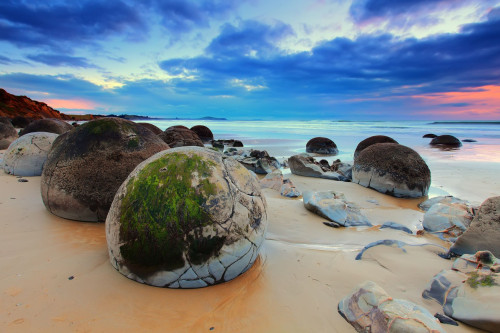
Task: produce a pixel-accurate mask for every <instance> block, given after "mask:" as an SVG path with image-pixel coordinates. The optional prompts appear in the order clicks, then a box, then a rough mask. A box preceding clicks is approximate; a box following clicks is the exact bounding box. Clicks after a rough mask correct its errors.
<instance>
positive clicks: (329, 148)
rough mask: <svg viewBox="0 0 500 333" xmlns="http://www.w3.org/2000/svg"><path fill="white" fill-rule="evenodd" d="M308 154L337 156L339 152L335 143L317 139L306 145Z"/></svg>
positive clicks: (322, 138)
mask: <svg viewBox="0 0 500 333" xmlns="http://www.w3.org/2000/svg"><path fill="white" fill-rule="evenodd" d="M306 152H308V153H316V154H325V155H337V154H338V153H339V150H338V149H337V145H336V144H335V142H333V141H332V140H330V139H328V138H324V137H316V138H312V139H311V140H309V141H308V142H307V144H306Z"/></svg>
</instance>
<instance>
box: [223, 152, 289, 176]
mask: <svg viewBox="0 0 500 333" xmlns="http://www.w3.org/2000/svg"><path fill="white" fill-rule="evenodd" d="M227 155H228V156H231V157H233V158H234V159H235V160H237V161H238V162H240V163H241V164H242V165H243V166H244V167H245V168H247V169H248V170H251V171H253V172H255V173H257V174H261V175H265V174H268V173H271V172H273V171H275V170H277V169H279V168H280V167H281V165H280V163H279V162H278V160H277V159H276V158H274V157H272V156H269V154H268V153H267V151H265V150H253V149H250V150H249V151H247V150H243V149H240V150H237V149H235V150H234V151H228V152H227Z"/></svg>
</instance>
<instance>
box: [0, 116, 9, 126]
mask: <svg viewBox="0 0 500 333" xmlns="http://www.w3.org/2000/svg"><path fill="white" fill-rule="evenodd" d="M0 124H5V125H12V122H11V121H10V119H9V118H7V117H0Z"/></svg>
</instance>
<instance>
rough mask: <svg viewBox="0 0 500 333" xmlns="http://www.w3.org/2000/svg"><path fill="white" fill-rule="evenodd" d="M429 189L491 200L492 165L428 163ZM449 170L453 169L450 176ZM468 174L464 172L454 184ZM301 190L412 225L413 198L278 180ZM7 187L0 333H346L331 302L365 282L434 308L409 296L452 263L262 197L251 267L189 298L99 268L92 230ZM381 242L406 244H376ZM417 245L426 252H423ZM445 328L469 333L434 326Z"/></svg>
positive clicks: (1, 181) (438, 247) (32, 187)
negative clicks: (259, 238) (262, 236)
mask: <svg viewBox="0 0 500 333" xmlns="http://www.w3.org/2000/svg"><path fill="white" fill-rule="evenodd" d="M427 163H428V164H429V167H430V169H431V171H432V186H433V187H432V188H431V193H433V192H435V193H437V194H441V193H439V192H440V191H445V192H446V193H450V194H453V195H455V196H458V197H460V198H462V199H466V200H470V201H471V202H473V203H478V204H479V203H481V202H482V201H483V200H485V199H486V198H488V197H489V196H493V195H498V194H499V192H500V184H499V182H498V177H496V172H497V171H496V169H495V166H496V165H495V163H488V162H477V163H476V162H470V161H459V160H457V159H452V160H448V161H447V160H444V159H442V158H432V157H430V158H428V159H427ZM450 169H452V170H453V172H450ZM464 175H468V176H464ZM286 176H287V177H290V178H291V179H292V180H293V182H294V183H295V185H296V186H297V188H299V189H300V190H301V191H304V190H313V191H322V190H335V191H339V192H343V193H344V194H345V195H346V197H347V199H348V200H349V201H352V202H354V203H356V204H357V205H358V206H359V207H360V208H361V209H362V212H363V213H364V214H365V215H366V216H367V217H368V218H369V219H370V221H371V222H372V223H373V224H374V225H377V224H382V223H384V222H387V221H393V222H398V223H401V224H403V225H405V226H407V227H409V228H410V229H412V230H413V231H415V230H417V229H421V222H422V217H423V212H422V211H420V210H419V209H418V207H417V205H418V204H419V203H420V202H422V201H423V200H424V199H425V198H421V199H396V198H393V197H390V196H387V195H383V194H380V193H378V192H376V191H373V190H370V189H366V188H364V187H362V186H359V185H357V184H354V183H345V182H336V181H331V180H324V179H316V178H309V177H301V176H296V175H292V174H286ZM26 179H28V182H24V183H23V182H18V179H17V178H16V177H14V176H10V175H7V174H5V173H3V172H0V189H1V190H0V211H1V216H2V218H1V224H0V265H1V267H2V270H1V271H0V291H1V293H2V297H1V298H0V299H1V300H0V308H2V310H3V311H2V312H1V314H0V318H1V320H0V331H2V332H110V331H111V332H117V331H120V332H139V331H142V332H146V331H148V332H209V331H214V332H353V331H354V329H353V328H352V327H351V326H350V325H349V324H348V323H347V321H345V320H344V319H343V318H342V317H341V316H340V314H339V313H338V312H337V305H338V303H339V301H340V300H341V299H342V298H343V297H344V296H346V295H347V294H348V293H349V292H350V291H351V290H352V289H353V288H354V287H355V286H356V285H358V284H359V283H361V282H363V281H366V280H372V281H374V282H376V283H377V284H379V285H380V286H381V287H382V288H384V289H385V290H386V291H387V292H388V293H389V294H390V295H391V296H392V297H394V298H403V299H407V300H409V301H412V302H414V303H416V304H419V305H422V306H424V307H425V308H427V309H428V310H429V311H430V312H431V313H433V314H434V313H436V312H442V309H441V307H440V306H439V305H438V304H437V303H436V302H434V301H430V300H426V299H423V298H422V296H421V294H422V291H423V290H424V288H425V286H426V285H427V283H428V282H429V281H430V279H431V278H432V277H433V276H434V275H435V274H437V273H438V272H439V271H440V270H442V269H449V268H450V267H451V264H452V262H451V261H449V260H445V259H442V258H440V257H439V256H438V255H437V253H440V252H444V251H445V249H446V248H447V247H449V244H447V243H445V242H443V241H441V240H439V239H438V238H437V237H435V236H432V235H429V234H425V235H424V236H413V235H408V234H406V233H404V232H401V231H396V230H392V229H384V230H378V229H377V228H367V227H363V228H362V227H359V228H340V229H335V228H330V227H327V226H325V225H323V223H322V222H323V221H325V219H323V218H321V217H319V216H317V215H315V214H313V213H311V212H309V211H307V210H306V209H305V208H304V206H303V203H302V201H301V200H300V199H288V198H284V197H282V196H280V194H279V193H278V192H276V191H273V190H271V189H264V190H263V191H264V193H265V196H266V199H267V203H268V210H267V212H268V220H269V227H268V232H267V237H266V241H265V242H264V245H263V248H262V251H261V254H260V256H259V259H258V260H257V261H256V263H255V264H254V266H253V267H252V268H251V269H250V270H249V271H247V272H246V273H245V274H243V275H242V276H240V277H238V278H236V279H235V280H233V281H231V282H228V283H224V284H220V285H216V286H212V287H208V288H203V289H194V290H171V289H162V288H156V287H151V286H146V285H142V284H139V283H137V282H134V281H132V280H129V279H127V278H125V277H124V276H122V275H121V274H119V273H118V272H117V271H116V270H115V269H114V268H113V267H112V266H111V264H110V263H109V258H108V252H107V246H106V239H105V231H104V224H103V223H83V222H74V221H70V220H65V219H62V218H59V217H57V216H54V215H52V214H51V213H49V212H48V211H47V210H46V209H45V207H44V205H43V203H42V199H41V196H40V177H28V178H26ZM382 239H397V240H401V241H404V242H406V243H408V244H413V245H421V246H407V247H406V250H407V252H406V253H405V252H403V251H402V250H401V249H399V248H393V247H388V246H377V247H374V248H371V249H370V250H368V251H367V252H365V254H364V256H363V259H362V260H359V261H356V260H355V256H356V254H357V253H358V252H359V250H360V249H362V248H363V246H365V245H367V244H368V243H370V242H373V241H376V240H382ZM425 244H427V245H425ZM444 328H445V329H446V331H447V332H479V330H477V329H474V328H471V327H470V326H468V325H465V324H462V323H460V325H459V326H458V327H457V326H450V325H444Z"/></svg>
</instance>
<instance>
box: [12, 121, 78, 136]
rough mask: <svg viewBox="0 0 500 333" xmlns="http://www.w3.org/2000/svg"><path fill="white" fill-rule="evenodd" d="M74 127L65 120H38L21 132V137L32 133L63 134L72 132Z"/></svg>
mask: <svg viewBox="0 0 500 333" xmlns="http://www.w3.org/2000/svg"><path fill="white" fill-rule="evenodd" d="M72 129H73V126H71V124H68V123H67V122H65V121H64V120H59V119H38V120H34V121H32V122H31V123H29V124H28V125H27V126H26V127H25V128H23V129H22V130H21V131H20V132H19V136H23V135H25V134H28V133H32V132H49V133H55V134H63V133H66V132H67V131H71V130H72Z"/></svg>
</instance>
